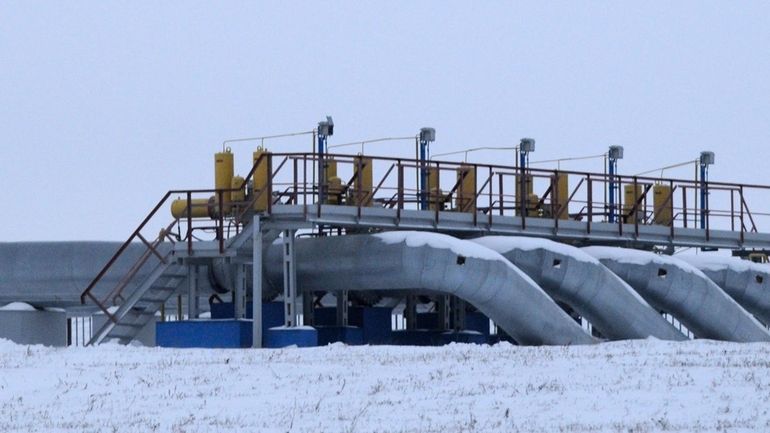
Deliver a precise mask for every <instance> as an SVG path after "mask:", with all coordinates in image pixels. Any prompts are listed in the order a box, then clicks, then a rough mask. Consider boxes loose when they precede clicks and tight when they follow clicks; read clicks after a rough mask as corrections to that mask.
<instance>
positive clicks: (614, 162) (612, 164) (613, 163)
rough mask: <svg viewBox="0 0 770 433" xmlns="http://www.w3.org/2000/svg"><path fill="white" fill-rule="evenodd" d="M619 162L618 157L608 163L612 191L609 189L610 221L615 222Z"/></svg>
mask: <svg viewBox="0 0 770 433" xmlns="http://www.w3.org/2000/svg"><path fill="white" fill-rule="evenodd" d="M617 163H618V161H617V160H616V159H610V160H609V164H608V170H609V175H610V191H609V197H608V199H609V203H608V204H609V209H608V211H609V216H608V217H609V218H608V219H609V222H610V223H614V222H615V188H616V185H615V172H616V171H617Z"/></svg>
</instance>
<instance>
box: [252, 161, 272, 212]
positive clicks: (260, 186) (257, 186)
mask: <svg viewBox="0 0 770 433" xmlns="http://www.w3.org/2000/svg"><path fill="white" fill-rule="evenodd" d="M263 155H264V156H263ZM253 156H254V158H253V164H255V165H256V168H255V169H254V175H253V178H252V179H253V182H252V184H253V187H252V188H253V193H254V197H255V200H254V210H255V211H257V212H264V211H266V210H267V205H268V203H269V200H270V191H267V189H269V188H268V187H269V186H270V185H269V183H270V170H268V167H269V165H270V152H268V151H267V149H265V148H263V147H259V148H257V151H256V152H254V155H253ZM260 158H261V159H260ZM263 190H264V192H263Z"/></svg>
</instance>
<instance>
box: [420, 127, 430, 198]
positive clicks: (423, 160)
mask: <svg viewBox="0 0 770 433" xmlns="http://www.w3.org/2000/svg"><path fill="white" fill-rule="evenodd" d="M429 151H430V149H429V148H428V142H427V141H425V140H420V209H422V210H427V209H428V194H429V193H430V191H428V158H429V156H428V153H429Z"/></svg>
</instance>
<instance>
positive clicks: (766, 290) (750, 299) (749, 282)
mask: <svg viewBox="0 0 770 433" xmlns="http://www.w3.org/2000/svg"><path fill="white" fill-rule="evenodd" d="M677 257H678V258H680V259H682V260H684V261H686V262H687V263H689V264H691V265H693V266H695V267H696V268H698V269H700V271H701V272H703V273H704V274H706V276H707V277H709V278H710V279H711V280H712V281H714V282H715V283H716V284H717V285H718V286H719V287H721V288H722V290H724V291H725V292H727V294H728V295H730V296H731V297H732V298H733V299H735V301H736V302H738V303H739V304H741V306H742V307H743V308H745V309H746V310H747V311H748V312H749V313H751V314H753V315H754V316H755V317H756V318H757V319H759V320H760V321H761V322H762V323H764V324H765V325H767V326H770V266H768V265H760V264H758V263H752V262H750V261H748V260H741V259H739V258H736V257H725V256H718V255H714V254H701V255H697V256H686V255H681V256H677Z"/></svg>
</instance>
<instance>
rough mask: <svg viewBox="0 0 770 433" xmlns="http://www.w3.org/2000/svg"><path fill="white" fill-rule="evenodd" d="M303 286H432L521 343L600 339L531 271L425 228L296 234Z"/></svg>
mask: <svg viewBox="0 0 770 433" xmlns="http://www.w3.org/2000/svg"><path fill="white" fill-rule="evenodd" d="M295 245H296V261H297V265H296V266H297V281H298V283H297V284H298V287H300V288H301V290H304V291H311V290H363V291H368V290H383V291H386V290H410V289H411V290H414V289H420V290H427V291H433V292H437V293H444V294H447V295H455V296H457V297H459V298H461V299H463V300H465V301H467V302H469V303H471V304H472V305H474V306H475V307H476V308H478V310H479V311H481V312H482V313H484V314H485V315H487V316H488V317H489V318H490V319H492V320H493V321H494V322H495V323H496V324H497V325H498V326H500V327H501V328H502V329H503V330H505V332H507V333H508V334H509V335H511V336H512V337H513V338H514V339H515V340H516V341H517V342H519V343H520V344H525V345H539V344H549V345H568V344H590V343H595V342H597V340H596V339H594V338H593V337H591V336H590V335H588V334H587V333H586V332H584V331H583V330H582V328H580V326H578V325H577V324H576V323H575V322H574V321H573V320H572V319H571V318H570V317H569V316H567V314H566V313H564V311H562V310H561V308H559V306H558V305H556V303H555V302H553V301H552V300H551V299H550V298H549V297H548V295H547V294H546V293H545V292H543V290H542V289H541V288H540V287H538V286H537V284H535V282H534V281H532V280H531V279H530V278H529V277H527V276H526V275H525V274H523V273H522V272H521V271H519V270H518V269H516V268H515V267H514V266H513V265H512V264H511V263H510V262H508V261H507V260H506V259H505V258H504V257H502V256H501V255H500V254H498V253H496V252H494V251H492V250H489V249H487V248H484V247H482V246H480V245H477V244H475V243H472V242H469V241H462V240H459V239H456V238H453V237H450V236H447V235H442V234H437V233H427V232H403V231H402V232H388V233H380V234H376V235H349V236H331V237H325V238H314V239H297V240H296V244H295ZM281 253H282V251H281V246H280V245H276V246H273V247H271V248H270V249H269V250H268V252H267V254H266V256H265V269H266V274H267V277H268V279H269V280H270V281H272V282H273V284H276V285H278V286H281V285H282V281H283V273H282V268H283V267H282V266H281V265H280V263H281V261H282V255H281Z"/></svg>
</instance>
